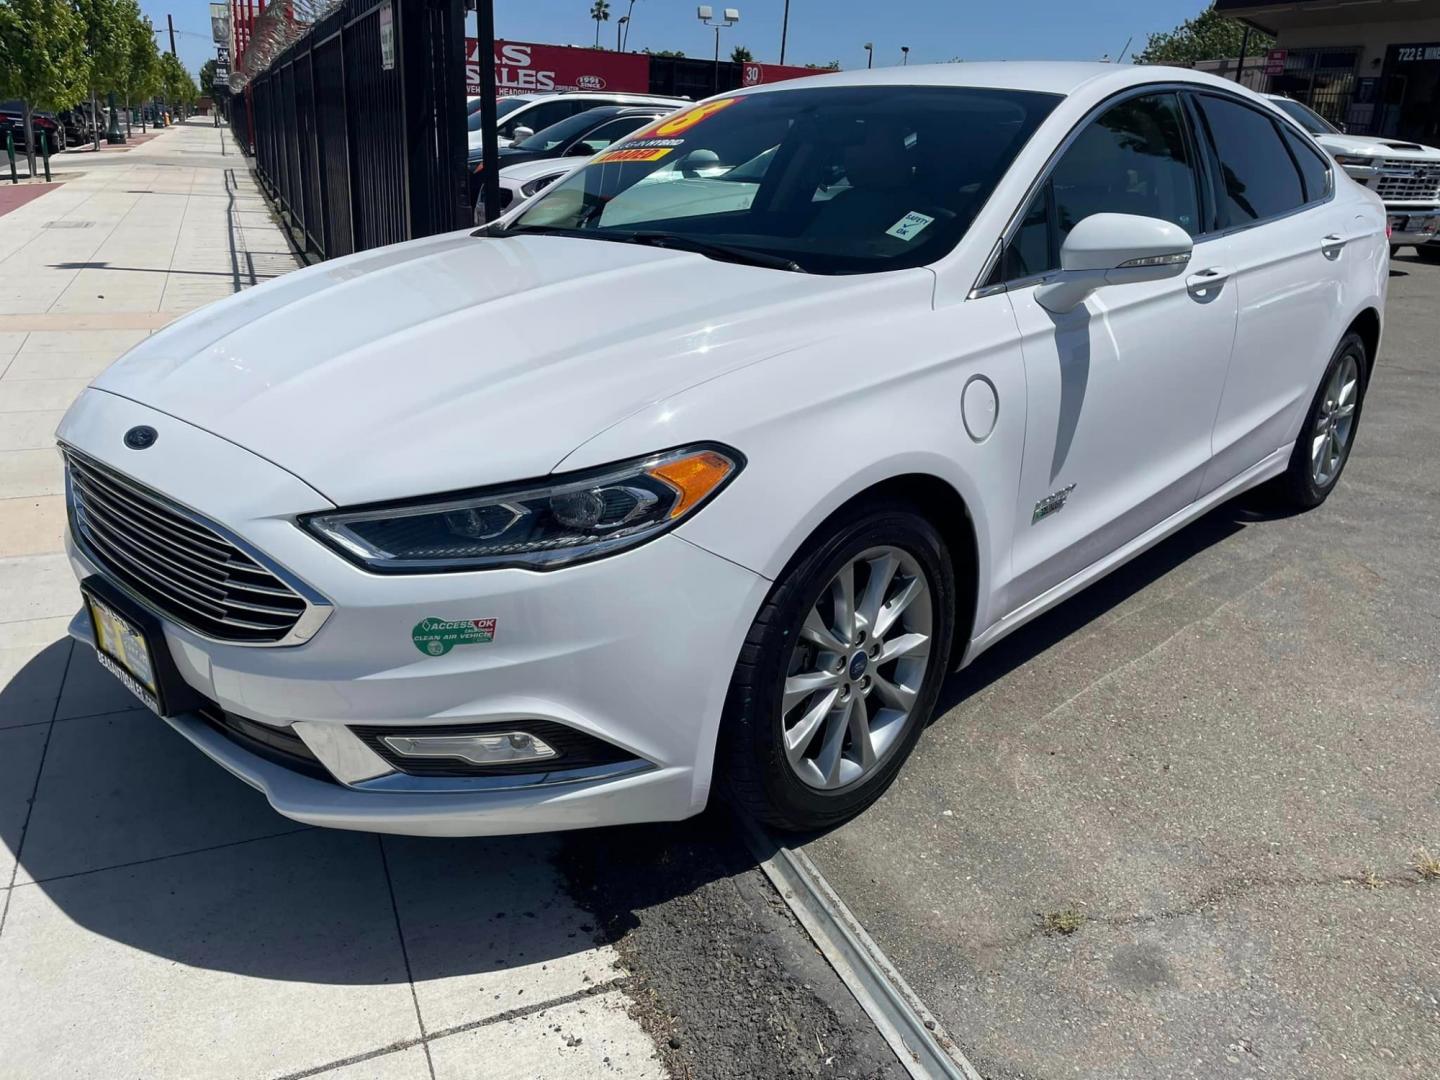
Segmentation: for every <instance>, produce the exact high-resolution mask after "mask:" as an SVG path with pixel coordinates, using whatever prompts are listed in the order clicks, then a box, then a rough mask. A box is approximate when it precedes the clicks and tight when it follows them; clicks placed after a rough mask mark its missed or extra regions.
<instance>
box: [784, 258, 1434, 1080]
mask: <svg viewBox="0 0 1440 1080" xmlns="http://www.w3.org/2000/svg"><path fill="white" fill-rule="evenodd" d="M1390 286H1391V292H1390V302H1389V310H1388V315H1387V318H1388V322H1387V327H1386V332H1385V335H1386V336H1385V342H1384V345H1383V347H1382V350H1381V357H1380V363H1379V366H1378V368H1377V370H1376V373H1375V376H1374V378H1373V380H1372V382H1371V386H1370V394H1369V398H1368V401H1367V404H1366V407H1365V411H1364V415H1363V418H1362V422H1361V427H1360V430H1359V433H1358V442H1357V444H1356V448H1355V450H1354V453H1353V456H1352V459H1351V461H1350V463H1349V465H1348V467H1347V471H1346V473H1345V475H1344V476H1343V477H1342V479H1341V482H1340V486H1339V488H1338V489H1337V491H1336V493H1335V494H1334V495H1333V496H1332V497H1331V499H1330V500H1329V501H1328V502H1327V503H1326V504H1325V505H1324V506H1323V507H1322V508H1320V509H1319V510H1316V511H1313V512H1311V513H1308V514H1302V515H1297V516H1277V515H1276V514H1275V513H1274V512H1273V511H1272V510H1271V509H1270V508H1269V507H1268V506H1267V503H1266V500H1265V499H1263V498H1261V497H1255V496H1247V497H1245V498H1242V499H1241V500H1239V501H1237V502H1235V503H1232V504H1230V505H1227V506H1224V507H1221V508H1219V509H1218V510H1216V511H1215V512H1213V513H1211V514H1210V515H1209V516H1207V517H1206V518H1204V519H1203V520H1201V521H1200V522H1197V523H1196V524H1194V525H1192V526H1191V527H1190V528H1188V529H1186V530H1185V531H1184V532H1182V533H1181V534H1178V535H1177V536H1175V537H1173V538H1171V539H1170V540H1168V541H1167V542H1166V543H1164V544H1163V545H1161V546H1160V547H1158V548H1157V549H1155V550H1153V551H1152V552H1150V553H1149V554H1148V555H1146V556H1144V557H1142V558H1141V559H1140V560H1138V561H1136V562H1134V563H1132V564H1130V565H1129V566H1128V567H1126V568H1124V569H1122V570H1120V571H1117V572H1116V573H1115V574H1113V575H1111V577H1110V578H1108V579H1107V580H1105V581H1103V582H1101V583H1099V584H1098V585H1097V586H1095V587H1093V588H1092V589H1091V590H1089V592H1088V593H1087V594H1085V595H1082V596H1080V597H1077V598H1075V599H1073V600H1071V601H1070V602H1069V603H1067V604H1066V605H1064V606H1062V607H1061V608H1059V609H1056V610H1055V611H1053V612H1051V613H1049V614H1048V615H1047V616H1045V617H1044V618H1042V619H1040V620H1038V621H1037V622H1035V623H1033V624H1031V625H1030V626H1029V627H1027V628H1025V629H1024V630H1022V631H1020V632H1019V633H1018V634H1017V635H1015V636H1013V637H1012V638H1010V639H1009V640H1008V641H1006V642H1004V643H1002V644H1001V645H999V646H997V647H996V649H995V650H993V651H992V652H991V653H990V654H988V655H987V656H986V657H983V658H982V659H981V661H979V662H978V664H977V665H976V666H975V667H973V668H972V669H970V670H969V671H966V672H963V673H961V674H960V675H958V676H956V677H955V678H953V679H952V680H951V682H950V684H949V686H948V687H947V692H946V697H945V701H944V708H945V711H944V714H943V716H941V717H939V719H938V720H937V721H936V722H935V723H934V724H933V725H932V726H931V728H930V729H929V730H928V731H927V733H926V735H925V738H924V739H923V740H922V742H921V744H920V746H919V748H918V750H917V752H916V755H915V757H914V758H912V760H911V762H910V763H909V765H908V766H907V768H906V770H905V772H904V773H903V774H902V777H901V779H900V781H899V782H898V783H897V784H896V786H895V787H894V788H893V789H892V791H891V792H890V793H888V794H887V795H886V797H885V798H884V799H883V800H882V801H881V802H880V803H879V804H878V805H876V806H875V807H873V808H872V809H871V810H870V811H869V812H868V813H866V814H865V815H863V816H862V817H861V818H860V819H859V820H857V821H855V822H852V823H851V824H849V825H848V826H846V827H844V828H842V829H840V830H838V831H836V832H834V833H832V834H830V835H828V836H824V837H821V838H818V839H816V840H814V841H813V842H811V843H810V844H809V845H808V846H807V850H808V852H809V854H810V856H811V858H812V859H814V860H815V862H816V863H818V864H819V866H820V868H821V869H822V871H823V872H824V873H825V874H826V875H827V877H829V879H830V881H831V883H832V884H833V885H834V886H835V887H836V888H837V890H838V891H839V893H840V894H841V895H842V896H843V897H844V898H845V899H846V901H847V902H848V904H849V905H850V907H851V908H852V910H853V911H854V913H855V914H856V915H857V916H858V917H860V918H861V919H862V920H863V921H864V923H865V925H866V927H867V929H868V930H869V931H870V933H871V935H872V936H873V937H874V938H875V939H876V940H877V942H878V943H879V944H880V946H881V947H882V948H883V949H884V950H885V951H886V952H887V953H888V954H889V956H890V957H891V959H892V960H893V961H895V963H896V964H897V965H898V967H899V969H900V970H901V972H902V974H903V975H904V976H905V977H906V979H907V980H908V981H909V982H910V984H911V986H912V987H913V988H914V989H915V990H916V991H917V992H918V993H919V994H920V995H921V997H922V998H923V999H924V1000H925V1001H926V1003H927V1004H928V1005H929V1006H930V1008H931V1009H932V1010H933V1011H934V1012H935V1013H936V1014H937V1015H938V1016H939V1018H940V1019H941V1021H942V1022H943V1023H944V1024H945V1026H946V1027H947V1028H948V1030H949V1031H950V1033H951V1034H952V1035H953V1036H954V1037H955V1038H956V1039H957V1040H958V1041H959V1042H960V1044H961V1045H962V1046H963V1048H964V1050H965V1052H966V1054H967V1055H968V1056H969V1057H970V1059H971V1060H972V1062H974V1063H975V1065H976V1066H977V1067H978V1068H979V1069H980V1071H981V1072H982V1073H983V1074H984V1075H985V1076H986V1077H1022V1076H1023V1077H1060V1076H1065V1077H1096V1078H1100V1077H1104V1078H1106V1080H1121V1078H1126V1077H1147V1078H1148V1077H1167V1078H1169V1077H1177V1078H1178V1077H1191V1076H1194V1077H1215V1076H1235V1077H1261V1076H1277V1077H1278V1076H1283V1077H1342V1076H1343V1077H1346V1078H1353V1077H1371V1076H1373V1077H1381V1076H1384V1077H1396V1076H1426V1077H1433V1076H1436V1075H1440V881H1433V880H1432V881H1426V880H1424V879H1423V878H1422V875H1421V873H1419V872H1418V871H1417V870H1416V863H1417V852H1418V851H1419V850H1420V849H1422V848H1427V847H1428V849H1429V851H1430V853H1432V854H1434V855H1436V856H1437V857H1440V794H1437V792H1440V789H1437V784H1440V662H1437V648H1440V566H1437V556H1440V513H1437V499H1436V496H1437V493H1440V473H1437V471H1436V465H1435V463H1436V461H1437V460H1440V357H1437V355H1436V351H1435V342H1436V340H1437V339H1440V304H1437V297H1440V267H1435V266H1430V265H1427V264H1423V263H1420V262H1419V261H1418V260H1416V259H1415V258H1414V257H1413V256H1412V255H1410V254H1409V253H1408V251H1407V253H1406V254H1403V255H1401V256H1400V257H1399V258H1398V259H1397V260H1396V262H1395V264H1394V268H1393V270H1392V278H1391V282H1390Z"/></svg>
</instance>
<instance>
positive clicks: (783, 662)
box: [716, 499, 955, 831]
mask: <svg viewBox="0 0 1440 1080" xmlns="http://www.w3.org/2000/svg"><path fill="white" fill-rule="evenodd" d="M881 545H888V546H893V547H896V548H900V549H901V550H903V551H904V552H906V553H907V554H909V555H911V556H913V557H914V559H915V560H916V562H917V563H918V565H919V567H920V569H921V570H922V571H923V572H924V574H925V575H926V578H927V584H928V585H929V587H930V595H931V619H932V632H931V651H930V654H929V655H930V660H929V665H928V668H927V669H926V671H925V674H924V676H923V679H922V682H921V686H920V692H919V693H918V694H917V696H916V699H915V705H914V707H913V708H912V710H911V712H910V716H909V719H908V721H907V725H908V727H907V728H906V729H905V730H904V731H903V732H902V733H901V734H900V736H899V737H898V738H897V739H896V740H895V742H894V744H893V745H892V746H891V747H890V749H889V750H888V752H887V753H886V755H885V756H884V757H883V758H882V759H881V760H880V761H879V762H878V763H877V764H876V765H875V766H874V768H873V770H872V771H871V772H870V773H869V774H868V775H865V776H862V777H861V778H860V779H858V780H856V781H854V782H853V783H851V784H849V785H848V786H845V787H840V788H836V789H834V790H831V791H821V790H818V789H816V788H812V787H810V786H808V785H807V784H805V783H804V782H803V781H802V780H801V779H800V778H799V777H798V776H797V775H796V774H795V772H794V771H793V770H792V769H791V767H790V765H789V763H788V762H787V760H786V757H785V752H784V747H783V743H782V738H783V717H782V715H781V708H780V705H781V697H782V690H783V686H784V681H785V678H786V675H787V670H788V666H789V664H790V662H791V656H792V653H793V652H794V647H795V642H796V641H797V633H798V631H799V628H800V626H801V624H802V623H803V621H804V617H805V613H807V612H809V611H810V609H811V608H812V607H813V606H814V604H815V603H816V599H817V597H818V596H819V595H820V593H821V591H822V590H823V589H825V588H827V587H828V585H829V583H830V581H831V580H832V578H834V576H835V575H836V573H838V572H839V570H840V568H841V567H843V565H844V564H845V562H846V561H847V560H849V559H853V558H855V557H856V556H857V555H859V554H860V553H861V552H864V551H865V550H866V549H868V548H871V547H876V546H881ZM954 625H955V572H954V569H953V568H952V564H951V559H950V553H949V551H948V549H947V548H946V545H945V541H944V539H943V538H942V537H941V536H940V533H939V532H938V531H937V530H936V529H935V527H934V526H933V525H932V524H931V523H930V522H929V521H928V520H926V519H925V517H923V516H922V515H921V514H920V513H919V512H918V511H917V510H916V508H915V507H914V506H913V505H911V504H910V503H907V502H901V501H897V500H891V499H886V500H877V501H874V502H871V503H867V504H863V505H859V506H855V507H852V508H848V509H847V510H846V511H844V512H843V513H842V514H839V515H836V516H835V517H833V518H831V519H830V521H828V522H827V523H826V524H825V526H823V527H822V528H821V529H820V530H819V531H818V532H817V533H816V535H815V536H814V537H812V538H811V540H810V541H809V542H808V543H807V544H806V546H805V547H804V548H803V549H802V550H801V551H800V553H799V554H797V555H796V556H795V558H794V559H792V560H791V562H790V565H789V566H788V567H787V568H786V569H785V571H784V572H783V573H782V574H781V575H780V577H779V578H778V580H777V581H776V583H775V585H774V587H773V588H772V589H771V591H770V595H769V597H767V598H766V601H765V604H764V606H763V607H762V608H761V609H760V613H759V614H758V615H757V616H756V617H755V621H754V623H753V624H752V625H751V627H750V632H749V634H748V635H747V636H746V638H745V644H744V646H743V647H742V649H741V651H740V659H739V661H738V662H737V663H736V665H735V672H734V675H733V677H732V678H731V682H730V691H729V695H728V697H727V699H726V705H725V715H724V719H723V721H722V724H721V729H720V740H719V746H718V748H717V755H716V770H717V773H718V782H719V783H720V784H721V785H722V787H723V788H724V790H725V791H726V793H727V794H728V796H729V798H730V799H731V801H732V802H734V803H735V804H736V805H737V806H738V807H740V808H741V809H742V810H743V811H746V812H748V813H750V814H752V815H753V816H755V817H756V818H759V819H760V820H761V821H764V822H766V823H768V824H770V825H773V826H776V827H777V828H780V829H785V830H790V831H803V830H811V829H823V828H827V827H830V826H833V825H837V824H839V823H840V822H842V821H845V820H846V819H848V818H851V817H854V816H855V815H856V814H858V813H860V812H861V811H862V810H864V809H865V808H866V807H867V806H869V805H870V804H871V803H872V802H874V801H875V800H876V799H877V798H879V797H880V795H881V794H882V793H883V792H884V791H885V789H886V788H888V787H889V786H890V784H891V783H892V782H893V781H894V779H895V777H896V775H897V774H898V773H899V772H900V768H901V766H902V765H904V763H905V759H906V758H908V757H909V756H910V753H911V751H912V750H914V748H915V744H916V742H918V741H919V738H920V734H921V732H922V731H923V730H924V728H925V725H926V724H927V723H928V722H929V719H930V715H931V713H932V712H933V711H934V708H935V701H936V698H937V697H938V696H939V693H940V686H941V684H942V683H943V682H944V680H945V677H946V675H947V674H948V673H949V668H950V662H949V661H950V650H951V640H952V637H953V635H954Z"/></svg>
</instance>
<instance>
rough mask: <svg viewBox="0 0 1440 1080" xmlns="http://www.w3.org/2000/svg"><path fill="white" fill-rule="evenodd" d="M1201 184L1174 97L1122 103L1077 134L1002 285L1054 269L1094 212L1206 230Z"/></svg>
mask: <svg viewBox="0 0 1440 1080" xmlns="http://www.w3.org/2000/svg"><path fill="white" fill-rule="evenodd" d="M1198 179H1199V177H1198V172H1197V169H1196V166H1195V160H1194V154H1193V151H1192V150H1191V147H1190V143H1189V140H1188V139H1187V138H1186V133H1185V123H1184V119H1183V113H1182V112H1181V109H1180V99H1179V98H1178V97H1177V96H1176V95H1175V94H1173V93H1164V94H1146V95H1144V96H1142V97H1134V98H1130V99H1128V100H1126V101H1122V102H1120V104H1118V105H1116V106H1114V107H1113V108H1111V109H1109V110H1107V111H1106V112H1104V113H1102V114H1101V115H1100V116H1098V117H1096V118H1095V119H1094V120H1093V121H1091V122H1090V124H1089V126H1087V127H1086V128H1085V129H1084V130H1083V131H1081V132H1080V134H1079V135H1078V136H1077V137H1076V138H1075V141H1074V142H1072V143H1071V144H1070V147H1069V149H1067V150H1066V151H1065V155H1064V156H1063V157H1062V158H1061V159H1060V160H1059V162H1058V163H1057V164H1056V165H1055V168H1054V170H1053V171H1052V172H1051V173H1050V178H1049V180H1048V181H1047V182H1046V183H1045V184H1044V186H1042V187H1041V188H1040V189H1039V190H1038V191H1037V192H1036V193H1035V195H1034V197H1033V198H1032V199H1031V202H1030V205H1029V206H1028V207H1027V208H1026V210H1025V215H1024V217H1023V218H1022V219H1021V222H1020V226H1019V228H1018V229H1017V230H1016V233H1015V235H1014V237H1012V239H1011V241H1010V244H1009V246H1008V247H1007V248H1006V250H1005V257H1004V259H1003V260H1002V262H1001V265H1000V267H999V274H1000V275H1003V276H999V277H998V280H999V281H1014V280H1016V279H1018V278H1023V277H1029V276H1031V275H1034V274H1043V273H1047V272H1048V271H1051V270H1055V269H1057V268H1058V267H1059V265H1060V259H1059V253H1060V246H1061V245H1062V244H1063V243H1064V242H1065V237H1066V236H1068V235H1069V234H1070V230H1071V229H1073V228H1074V227H1075V226H1076V225H1077V224H1079V223H1080V222H1081V221H1083V220H1084V219H1085V218H1087V217H1089V216H1090V215H1091V214H1105V213H1109V214H1138V215H1141V216H1143V217H1156V218H1161V219H1163V220H1165V221H1169V222H1173V223H1174V224H1176V225H1179V226H1180V227H1181V228H1182V229H1184V230H1185V231H1186V232H1188V233H1190V234H1191V235H1192V236H1193V235H1195V234H1197V233H1200V232H1203V231H1204V230H1203V229H1202V228H1201V227H1200V225H1201V220H1200V196H1199V184H1198Z"/></svg>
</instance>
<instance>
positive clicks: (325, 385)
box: [94, 233, 934, 505]
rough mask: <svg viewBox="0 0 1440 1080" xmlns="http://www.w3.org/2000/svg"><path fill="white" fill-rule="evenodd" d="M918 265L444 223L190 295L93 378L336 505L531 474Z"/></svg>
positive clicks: (884, 288)
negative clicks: (811, 271)
mask: <svg viewBox="0 0 1440 1080" xmlns="http://www.w3.org/2000/svg"><path fill="white" fill-rule="evenodd" d="M933 281H934V278H933V275H932V274H931V273H930V272H929V271H928V270H923V269H922V270H908V271H898V272H895V273H889V274H880V275H867V276H864V277H844V278H836V277H824V276H819V275H814V276H812V275H805V274H793V273H787V272H784V271H778V270H769V269H764V268H759V267H750V266H742V265H737V264H733V263H721V262H716V261H713V260H710V259H706V258H703V257H702V256H699V255H694V254H690V253H686V252H678V251H671V250H664V249H658V248H652V247H644V246H639V245H631V244H622V243H611V242H605V241H597V240H585V239H578V238H566V237H557V236H533V237H511V238H474V237H472V236H470V235H469V234H467V233H451V234H447V235H445V236H439V237H431V238H428V239H425V240H419V241H413V242H411V243H407V244H400V245H396V246H392V247H387V248H380V249H376V250H374V251H370V252H364V253H361V254H359V255H355V256H350V257H348V258H344V259H339V260H335V261H333V262H328V263H321V264H319V265H316V266H313V267H310V268H308V269H305V270H299V271H296V272H294V273H292V274H289V275H287V276H285V277H283V278H280V279H278V280H276V281H274V282H271V283H269V284H266V285H264V286H262V287H259V288H256V289H252V290H249V291H247V292H243V293H240V294H238V295H236V296H234V297H231V298H230V299H227V300H225V301H222V302H221V303H219V304H215V305H212V306H210V307H208V308H204V309H202V310H201V311H199V312H196V313H195V314H193V315H191V316H188V317H186V318H183V319H181V320H179V321H178V322H176V323H173V324H171V325H170V326H169V327H167V328H165V329H164V330H161V331H160V332H158V333H156V334H153V335H152V336H151V337H150V338H148V339H147V340H146V341H144V342H143V343H141V344H140V345H139V346H138V347H136V348H135V349H134V350H132V351H131V352H129V353H128V354H126V355H125V356H124V357H123V358H122V359H120V360H119V361H117V362H116V363H115V364H114V365H113V366H111V367H110V368H109V369H108V370H107V371H105V372H104V373H103V374H102V375H101V376H100V377H99V378H98V379H97V380H96V381H95V383H94V385H95V387H96V388H97V389H100V390H104V391H108V392H110V393H113V394H118V395H121V396H123V397H126V398H130V399H132V400H135V401H138V402H140V403H142V404H145V405H148V406H150V407H152V408H155V409H158V410H160V411H161V412H164V413H168V414H169V415H171V416H175V417H177V418H178V419H181V420H184V421H186V422H188V423H191V424H194V425H196V426H198V427H201V428H204V429H205V430H207V431H210V432H213V433H214V434H216V435H219V436H220V437H222V438H225V439H228V440H229V441H231V442H234V443H236V444H238V445H240V446H243V447H246V448H247V449H249V450H251V451H253V452H254V453H256V454H259V455H260V456H262V457H264V458H267V459H268V460H270V461H272V462H274V463H276V464H277V465H279V466H281V467H282V468H285V469H287V470H288V471H290V472H292V473H294V474H295V475H296V476H298V477H300V478H301V479H303V480H305V481H306V482H307V483H309V484H310V485H311V486H312V487H314V488H315V489H316V490H317V491H319V492H320V493H322V494H323V495H325V496H326V497H327V498H329V499H331V500H333V501H334V502H336V503H337V504H340V505H347V504H354V503H362V502H370V501H375V500H384V499H393V498H402V497H407V496H412V495H421V494H429V493H432V492H440V491H453V490H457V489H461V488H467V487H475V486H481V485H486V484H493V483H500V482H507V481H514V480H521V479H526V478H529V477H534V476H542V475H544V474H546V473H548V472H550V471H551V470H552V469H554V468H555V466H556V465H557V464H558V463H559V462H560V461H561V460H562V459H563V458H564V457H565V456H566V455H567V454H569V453H570V452H571V451H573V450H574V449H575V448H576V447H578V446H579V445H580V444H582V443H583V442H585V441H586V440H588V439H589V438H591V437H593V436H594V435H596V434H598V433H599V432H601V431H602V430H604V429H605V428H607V427H609V426H610V425H612V424H615V423H617V422H619V421H620V420H623V419H625V418H626V417H627V416H630V415H631V414H633V413H635V412H636V411H638V410H640V409H642V408H645V407H646V406H648V405H651V404H653V403H655V402H657V401H660V400H663V399H664V398H666V397H668V396H670V395H672V394H675V393H678V392H679V391H681V390H684V389H687V388H689V387H691V386H694V385H696V384H697V383H700V382H704V381H706V380H708V379H712V378H715V377H716V376H718V375H721V374H723V373H725V372H726V371H729V370H733V369H734V368H736V367H739V366H742V365H745V364H748V363H752V362H755V361H756V360H760V359H764V358H765V357H769V356H775V355H777V354H780V353H783V352H786V351H789V350H792V349H795V348H796V347H798V346H799V345H801V344H808V343H812V342H814V341H816V340H818V339H823V338H825V337H828V336H832V335H839V334H843V333H844V332H845V326H846V324H847V323H849V322H850V321H851V320H853V319H856V318H861V317H863V312H864V311H873V310H875V305H876V304H880V305H885V306H886V307H888V308H889V309H891V310H894V309H895V308H897V307H899V306H901V305H904V304H912V303H913V304H915V305H921V304H923V305H924V306H925V307H927V308H928V306H929V304H930V302H931V296H932V292H933ZM861 293H864V294H867V295H865V296H860V295H857V294H861ZM724 435H725V433H724V432H719V431H704V432H695V433H694V434H693V438H694V439H696V440H700V439H720V440H722V441H723V439H724ZM656 449H657V450H658V449H663V448H662V447H656Z"/></svg>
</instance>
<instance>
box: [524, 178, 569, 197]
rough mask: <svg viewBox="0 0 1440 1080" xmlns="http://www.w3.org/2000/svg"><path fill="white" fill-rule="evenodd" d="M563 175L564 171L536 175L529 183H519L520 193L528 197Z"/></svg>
mask: <svg viewBox="0 0 1440 1080" xmlns="http://www.w3.org/2000/svg"><path fill="white" fill-rule="evenodd" d="M564 175H565V174H564V173H556V174H555V175H554V176H537V177H536V178H535V179H534V180H531V181H530V182H529V183H527V184H521V185H520V194H521V195H523V196H525V198H527V199H528V198H529V197H530V196H531V195H534V194H535V193H536V192H537V191H540V190H542V189H544V188H547V187H549V186H550V185H551V184H553V183H554V182H555V181H556V180H559V179H560V177H562V176H564Z"/></svg>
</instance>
